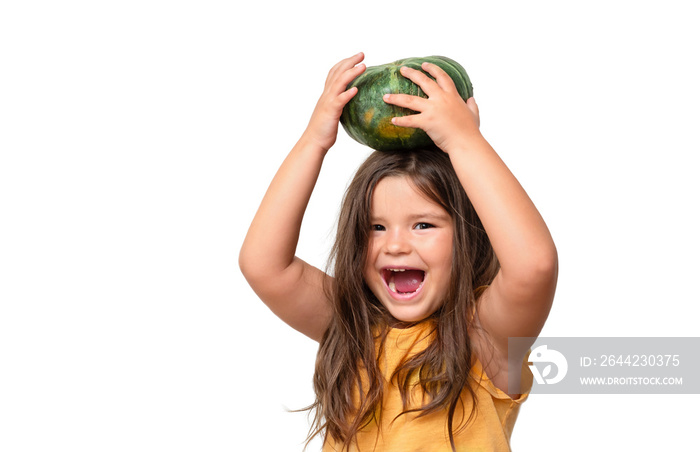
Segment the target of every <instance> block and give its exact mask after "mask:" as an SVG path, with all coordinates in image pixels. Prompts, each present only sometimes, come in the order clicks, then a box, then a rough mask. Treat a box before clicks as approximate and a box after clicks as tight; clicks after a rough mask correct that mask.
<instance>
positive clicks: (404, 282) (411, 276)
mask: <svg viewBox="0 0 700 452" xmlns="http://www.w3.org/2000/svg"><path fill="white" fill-rule="evenodd" d="M382 278H384V282H385V283H386V286H387V287H388V288H389V290H390V291H392V292H393V293H395V294H400V295H408V294H413V293H415V292H417V291H418V290H420V288H421V287H423V282H424V281H425V272H424V271H423V270H418V269H414V268H385V269H383V270H382Z"/></svg>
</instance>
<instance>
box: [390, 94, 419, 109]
mask: <svg viewBox="0 0 700 452" xmlns="http://www.w3.org/2000/svg"><path fill="white" fill-rule="evenodd" d="M382 99H384V102H386V103H387V104H392V105H396V106H397V107H404V108H408V109H409V110H413V111H423V110H424V109H425V107H427V105H428V102H429V101H428V99H425V98H423V97H418V96H411V95H410V94H385V95H384V97H382Z"/></svg>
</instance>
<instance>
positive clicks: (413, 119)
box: [391, 115, 420, 129]
mask: <svg viewBox="0 0 700 452" xmlns="http://www.w3.org/2000/svg"><path fill="white" fill-rule="evenodd" d="M391 123H392V124H393V125H395V126H399V127H412V128H414V129H417V128H420V115H406V116H395V117H393V118H391Z"/></svg>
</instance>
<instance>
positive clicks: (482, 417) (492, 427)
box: [323, 322, 532, 452]
mask: <svg viewBox="0 0 700 452" xmlns="http://www.w3.org/2000/svg"><path fill="white" fill-rule="evenodd" d="M430 326H431V324H430V323H429V322H421V323H419V324H418V325H415V326H413V327H410V328H406V329H397V328H392V329H390V330H389V332H388V336H387V339H386V344H385V347H384V348H385V352H384V353H383V354H382V356H381V357H380V360H379V366H380V369H381V370H382V373H383V375H384V378H385V382H386V383H387V384H386V386H385V393H384V406H383V409H382V416H381V419H380V425H378V424H377V423H376V422H372V423H371V424H369V425H368V426H367V427H365V428H364V429H362V430H360V431H359V432H358V435H357V445H358V446H359V448H358V447H356V446H355V445H353V446H352V447H351V448H350V450H351V451H353V452H354V451H357V452H366V451H367V452H368V451H386V452H444V451H452V448H451V446H450V440H449V435H448V431H447V410H444V411H438V412H435V413H431V414H429V415H427V416H423V417H420V418H418V417H417V416H418V414H419V413H420V412H417V413H409V414H404V415H402V416H401V417H399V418H398V419H396V420H395V421H394V422H393V423H392V422H391V421H392V420H393V419H394V418H396V416H397V415H398V414H399V413H401V412H402V411H403V404H402V401H401V395H400V392H399V389H398V387H397V386H396V384H395V383H390V382H389V378H390V377H391V375H392V373H393V372H394V370H395V369H396V367H397V366H398V365H399V363H401V362H402V361H403V360H405V359H406V358H407V357H410V356H413V355H415V354H416V353H419V352H420V351H422V350H424V349H425V348H426V347H427V345H428V343H429V341H430V332H431V330H432V329H431V328H430ZM470 376H471V379H470V383H471V384H472V388H473V389H474V392H475V394H476V406H477V411H476V413H475V415H474V417H472V420H471V421H470V423H469V424H468V425H467V426H466V427H465V428H464V429H462V430H461V431H459V432H458V433H457V432H455V436H454V440H455V446H456V449H457V451H458V452H462V451H465V452H466V451H469V452H480V451H484V452H486V451H488V452H492V451H498V452H501V451H510V450H511V449H510V436H511V433H512V432H513V426H514V424H515V420H516V418H517V416H518V412H519V410H520V405H521V404H522V403H523V402H524V401H525V400H526V399H527V396H528V394H529V391H530V389H531V388H532V373H531V372H530V369H529V368H528V367H527V360H525V361H524V362H523V369H522V377H521V385H522V386H521V387H522V388H523V394H521V396H520V397H519V398H518V399H516V400H513V399H511V398H510V397H509V396H508V395H507V394H506V393H504V392H503V391H501V390H500V389H498V388H497V387H495V386H494V385H493V383H492V382H491V381H490V380H489V378H488V377H487V376H486V374H485V373H484V371H483V368H482V366H481V363H480V362H479V361H478V360H476V361H475V364H474V365H473V366H472V369H471V372H470ZM413 394H414V395H413V399H412V400H417V401H418V403H419V404H420V403H421V401H422V398H421V390H420V386H418V387H416V388H415V390H414V393H413ZM462 400H463V404H458V405H457V408H456V410H455V416H454V421H453V423H454V425H453V429H454V430H455V431H457V430H459V429H460V427H462V426H463V419H466V417H467V416H469V413H470V412H471V408H472V402H471V400H470V398H469V395H468V393H465V394H464V395H463V396H462ZM460 405H463V408H462V406H460ZM465 413H466V414H465ZM463 414H464V418H463V417H462V416H463ZM341 449H342V445H340V444H335V441H333V440H332V439H331V438H330V437H329V438H327V441H326V442H325V444H324V447H323V451H324V452H332V451H340V450H341Z"/></svg>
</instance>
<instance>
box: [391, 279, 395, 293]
mask: <svg viewBox="0 0 700 452" xmlns="http://www.w3.org/2000/svg"><path fill="white" fill-rule="evenodd" d="M389 289H391V291H392V292H394V293H396V284H394V281H389Z"/></svg>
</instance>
